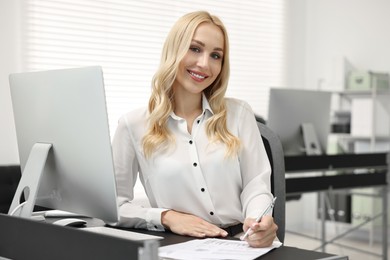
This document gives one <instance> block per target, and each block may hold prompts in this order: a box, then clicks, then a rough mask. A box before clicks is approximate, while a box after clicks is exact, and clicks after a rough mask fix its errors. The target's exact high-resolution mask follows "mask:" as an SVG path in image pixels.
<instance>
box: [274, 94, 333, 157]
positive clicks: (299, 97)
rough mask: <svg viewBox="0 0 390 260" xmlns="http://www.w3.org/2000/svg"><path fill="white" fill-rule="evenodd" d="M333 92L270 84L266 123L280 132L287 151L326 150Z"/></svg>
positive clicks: (289, 153) (302, 153) (308, 152)
mask: <svg viewBox="0 0 390 260" xmlns="http://www.w3.org/2000/svg"><path fill="white" fill-rule="evenodd" d="M330 102H331V92H326V91H316V90H301V89H285V88H271V90H270V99H269V109H268V118H267V125H268V126H269V127H270V128H271V129H272V130H273V131H275V132H276V134H277V135H278V136H279V138H280V140H281V142H282V145H283V150H284V154H285V155H319V154H323V153H326V149H327V142H328V134H329V131H330V122H329V121H330Z"/></svg>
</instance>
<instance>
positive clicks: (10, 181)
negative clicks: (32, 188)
mask: <svg viewBox="0 0 390 260" xmlns="http://www.w3.org/2000/svg"><path fill="white" fill-rule="evenodd" d="M20 177H21V172H20V166H19V165H2V166H0V213H4V214H7V213H8V210H9V207H10V206H11V202H12V199H13V198H14V194H15V191H16V188H17V187H18V184H19V180H20Z"/></svg>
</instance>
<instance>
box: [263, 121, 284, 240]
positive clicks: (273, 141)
mask: <svg viewBox="0 0 390 260" xmlns="http://www.w3.org/2000/svg"><path fill="white" fill-rule="evenodd" d="M256 123H257V126H258V128H259V131H260V134H261V137H262V139H263V143H264V146H265V149H266V151H267V155H268V159H269V161H270V163H271V168H272V174H271V191H272V194H273V195H274V196H275V197H278V199H277V200H276V203H275V207H274V210H273V218H274V221H275V223H276V225H278V227H279V228H278V231H277V237H278V238H279V241H280V242H282V243H283V241H284V233H285V222H286V219H285V212H286V207H285V204H286V182H285V171H284V154H283V147H282V143H281V142H280V140H279V137H278V136H277V135H276V134H275V133H274V132H273V131H272V130H271V129H270V128H269V127H267V126H266V125H264V124H262V123H260V122H256Z"/></svg>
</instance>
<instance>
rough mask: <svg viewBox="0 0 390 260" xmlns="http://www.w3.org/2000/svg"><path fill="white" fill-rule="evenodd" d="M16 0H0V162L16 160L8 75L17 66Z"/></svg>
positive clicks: (17, 0)
mask: <svg viewBox="0 0 390 260" xmlns="http://www.w3.org/2000/svg"><path fill="white" fill-rule="evenodd" d="M18 17H19V0H16V1H0V33H1V41H0V57H1V58H0V165H4V164H18V163H19V156H18V150H17V143H16V134H15V127H14V121H13V113H12V105H11V96H10V91H9V84H8V75H9V74H10V73H12V72H17V71H18V70H19V67H20V66H19V65H20V62H19V60H20V58H19V51H18V49H19V47H18V43H19V42H20V41H19V34H18V33H19V31H20V26H19V19H18Z"/></svg>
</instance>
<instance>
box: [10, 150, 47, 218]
mask: <svg viewBox="0 0 390 260" xmlns="http://www.w3.org/2000/svg"><path fill="white" fill-rule="evenodd" d="M51 148H52V144H48V143H36V144H34V146H33V147H32V148H31V152H30V155H29V157H28V159H27V163H26V166H25V167H24V170H23V173H22V177H21V179H20V182H19V185H18V188H17V189H16V192H15V195H14V198H13V200H12V204H11V207H10V209H9V211H8V214H9V215H14V216H19V217H23V218H32V212H33V209H34V206H35V201H36V198H37V192H38V188H39V183H40V181H41V177H42V173H43V169H44V168H45V164H46V160H47V157H48V154H49V151H50V149H51ZM23 195H24V199H25V201H24V202H22V200H23Z"/></svg>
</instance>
